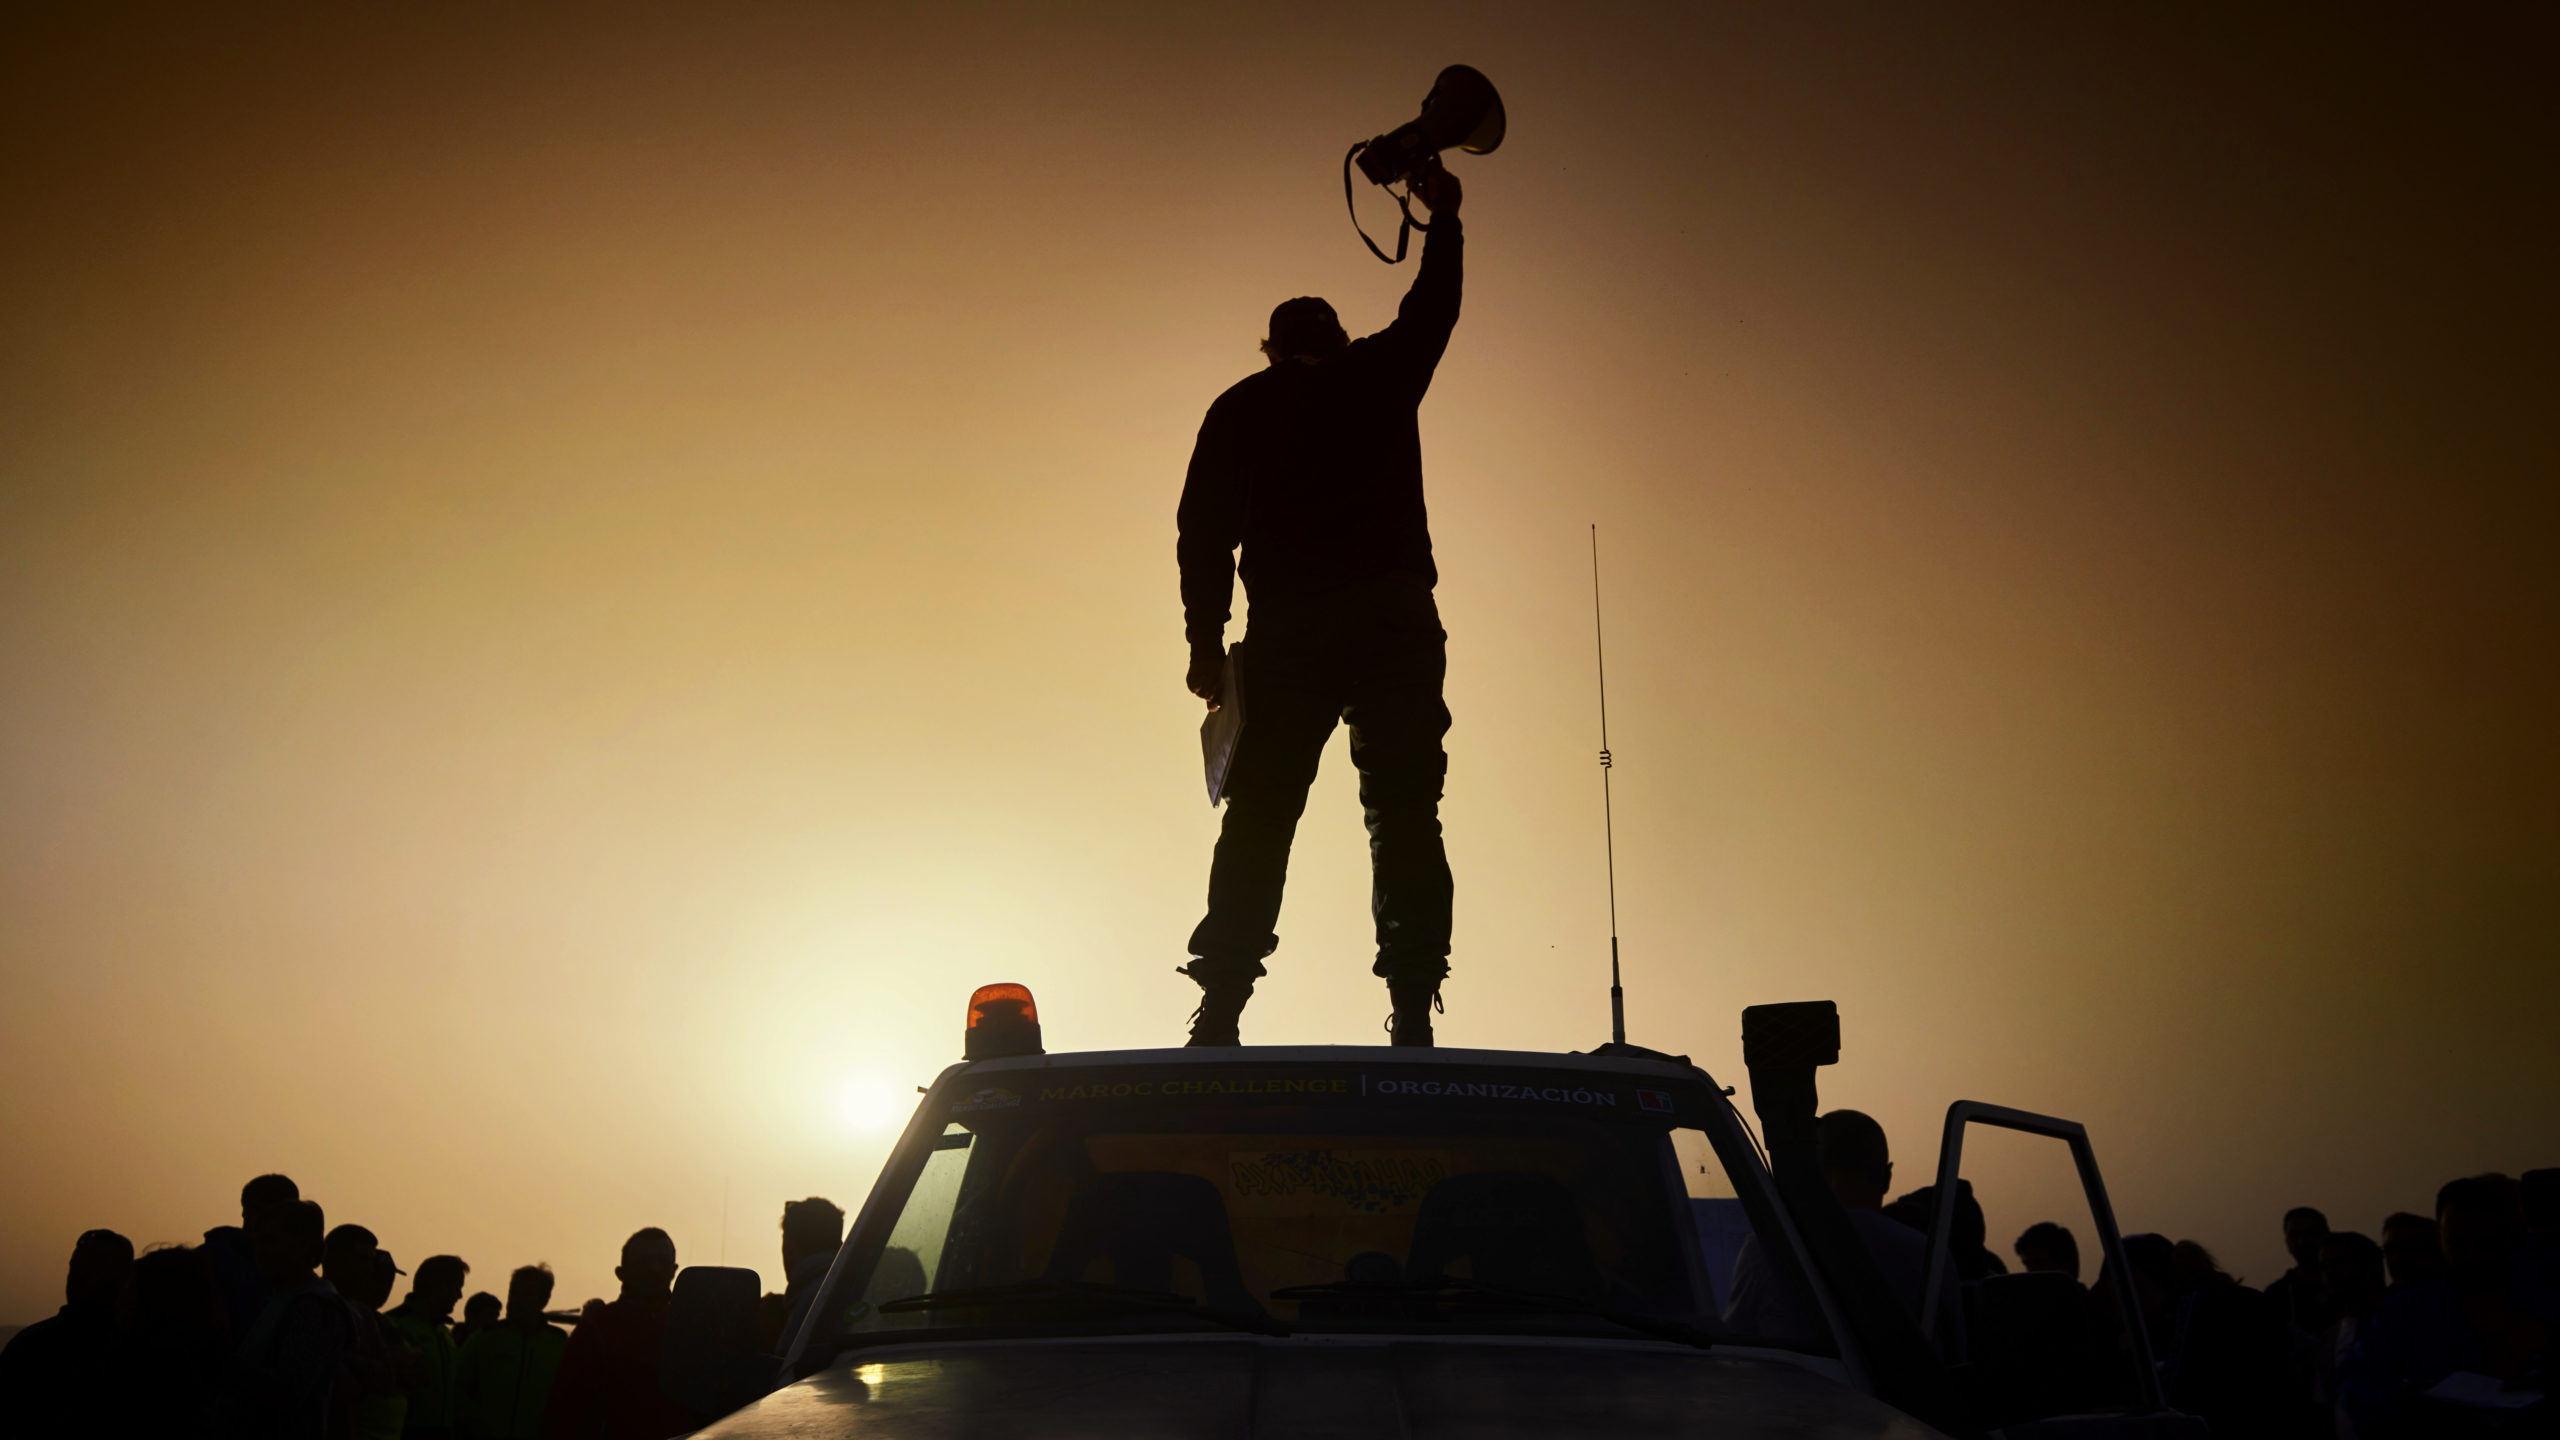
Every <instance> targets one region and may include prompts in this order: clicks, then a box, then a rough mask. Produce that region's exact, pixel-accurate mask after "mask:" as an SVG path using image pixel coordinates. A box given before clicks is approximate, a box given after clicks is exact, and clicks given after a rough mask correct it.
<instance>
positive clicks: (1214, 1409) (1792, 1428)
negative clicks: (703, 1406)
mask: <svg viewBox="0 0 2560 1440" xmlns="http://www.w3.org/2000/svg"><path fill="white" fill-rule="evenodd" d="M702 1433H703V1434H704V1435H705V1436H707V1437H711V1436H716V1437H732V1440H752V1437H780V1436H789V1437H793V1440H853V1437H883V1440H887V1437H895V1440H942V1437H960V1436H969V1437H977V1436H989V1435H1002V1436H1006V1437H1008V1440H1051V1437H1069V1436H1073V1437H1088V1436H1089V1437H1096V1440H1102V1437H1108V1440H1156V1437H1165V1440H1176V1437H1179V1440H1201V1437H1213V1436H1214V1437H1235V1440H1248V1437H1249V1440H1301V1437H1304V1440H1315V1437H1319V1436H1321V1437H1324V1440H1436V1437H1452V1440H1454V1437H1483V1440H1512V1437H1520V1440H1527V1437H1532V1436H1539V1437H1544V1436H1565V1435H1595V1434H1605V1435H1611V1436H1623V1437H1627V1440H1640V1437H1646V1436H1673V1435H1681V1436H1696V1435H1703V1434H1712V1435H1715V1436H1717V1437H1719V1440H1758V1437H1771V1440H1775V1437H1782V1436H1783V1437H1814V1436H1823V1437H1832V1436H1840V1437H1846V1436H1862V1437H1864V1436H1872V1437H1877V1440H1885V1437H1893V1440H1902V1437H1911V1440H1919V1437H1926V1436H1934V1435H1935V1434H1936V1433H1937V1432H1936V1431H1933V1430H1931V1429H1929V1428H1928V1427H1926V1426H1924V1425H1922V1424H1920V1423H1919V1422H1918V1421H1916V1420H1913V1419H1911V1418H1910V1417H1909V1416H1907V1415H1904V1414H1903V1413H1901V1412H1900V1411H1898V1410H1894V1409H1892V1408H1891V1407H1889V1406H1886V1405H1884V1404H1882V1403H1880V1402H1878V1401H1877V1400H1875V1399H1873V1398H1871V1397H1869V1396H1867V1395H1863V1394H1860V1393H1858V1392H1857V1391H1854V1390H1851V1389H1849V1388H1848V1387H1847V1386H1844V1385H1840V1384H1838V1383H1836V1382H1834V1381H1831V1380H1827V1379H1824V1378H1823V1377H1821V1376H1819V1375H1816V1374H1813V1373H1812V1372H1810V1371H1807V1370H1804V1369H1802V1368H1800V1367H1797V1366H1794V1365H1790V1364H1786V1363H1784V1362H1781V1361H1775V1360H1767V1359H1758V1358H1754V1357H1751V1356H1748V1355H1735V1354H1731V1353H1726V1352H1715V1351H1708V1352H1700V1351H1694V1350H1682V1349H1674V1348H1671V1347H1667V1346H1665V1347H1652V1346H1640V1347H1623V1348H1621V1347H1612V1346H1605V1345H1585V1344H1558V1345H1522V1344H1499V1343H1493V1344H1476V1343H1465V1342H1443V1341H1405V1340H1396V1341H1375V1342H1363V1341H1356V1340H1355V1341H1345V1340H1338V1339H1331V1338H1328V1339H1325V1340H1320V1341H1317V1340H1305V1339H1299V1340H1279V1341H1262V1340H1256V1339H1252V1338H1238V1339H1234V1340H1227V1339H1217V1340H1206V1339H1203V1340H1188V1339H1186V1340H1181V1341H1172V1342H1163V1341H1159V1342H1156V1343H1148V1342H1144V1341H1138V1342H1130V1341H1093V1342H1084V1341H1076V1342H1027V1343H1007V1342H1001V1341H994V1342H979V1343H974V1344H959V1345H949V1346H936V1347H924V1346H902V1347H900V1348H899V1349H898V1350H896V1351H895V1352H892V1353H891V1354H888V1355H886V1356H883V1357H882V1358H880V1359H876V1360H865V1359H864V1357H863V1356H862V1355H861V1354H860V1353H858V1352H857V1353H856V1354H854V1355H852V1356H849V1357H847V1358H846V1360H844V1361H841V1362H839V1363H838V1364H837V1365H835V1366H834V1367H832V1368H830V1369H828V1370H826V1371H823V1372H821V1373H819V1374H817V1375H813V1376H811V1377H810V1378H808V1379H807V1380H803V1381H801V1382H800V1383H798V1384H796V1385H792V1386H789V1387H787V1388H785V1389H782V1390H779V1391H777V1392H775V1393H774V1394H772V1395H769V1396H767V1397H765V1398H764V1399H763V1400H762V1401H760V1402H758V1403H757V1404H755V1405H753V1406H751V1407H749V1408H748V1409H746V1410H742V1411H740V1412H739V1413H737V1414H735V1415H732V1416H730V1417H729V1418H728V1419H726V1420H723V1421H721V1422H720V1423H719V1424H717V1425H714V1426H712V1427H711V1428H710V1429H708V1430H705V1431H703V1432H702Z"/></svg>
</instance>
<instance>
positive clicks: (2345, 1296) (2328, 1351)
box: [2311, 1230, 2388, 1434]
mask: <svg viewBox="0 0 2560 1440" xmlns="http://www.w3.org/2000/svg"><path fill="white" fill-rule="evenodd" d="M2320 1283H2321V1285H2322V1287H2323V1288H2324V1289H2326V1290H2327V1291H2328V1294H2329V1301H2330V1303H2331V1304H2332V1305H2334V1306H2335V1307H2336V1308H2337V1311H2338V1318H2337V1319H2335V1320H2333V1321H2331V1322H2330V1323H2329V1329H2328V1331H2327V1333H2325V1334H2323V1335H2322V1336H2321V1337H2320V1343H2319V1349H2318V1351H2317V1356H2318V1359H2317V1363H2316V1366H2315V1368H2314V1370H2313V1377H2312V1390H2311V1396H2312V1402H2313V1404H2314V1405H2315V1406H2316V1407H2317V1409H2318V1411H2319V1418H2320V1420H2321V1421H2322V1422H2324V1423H2325V1424H2326V1425H2327V1426H2328V1427H2329V1433H2330V1434H2338V1433H2340V1431H2339V1425H2338V1372H2339V1370H2340V1369H2341V1368H2342V1367H2343V1366H2344V1365H2345V1363H2346V1359H2347V1355H2348V1353H2349V1352H2350V1351H2352V1350H2354V1349H2355V1344H2356V1336H2357V1335H2358V1334H2359V1333H2361V1331H2362V1329H2363V1326H2364V1323H2365V1322H2366V1321H2368V1320H2370V1319H2372V1318H2373V1316H2374V1312H2376V1311H2378V1310H2380V1309H2381V1308H2382V1302H2383V1299H2384V1298H2385V1296H2386V1295H2387V1293H2388V1291H2387V1290H2386V1288H2385V1285H2384V1281H2383V1274H2382V1247H2381V1246H2379V1245H2376V1244H2375V1243H2373V1240H2372V1238H2371V1237H2369V1236H2365V1235H2359V1234H2357V1233H2356V1232H2355V1231H2353V1230H2332V1231H2330V1232H2329V1236H2328V1238H2327V1239H2325V1240H2322V1241H2321V1242H2320Z"/></svg>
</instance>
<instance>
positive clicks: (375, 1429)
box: [354, 1248, 427, 1440]
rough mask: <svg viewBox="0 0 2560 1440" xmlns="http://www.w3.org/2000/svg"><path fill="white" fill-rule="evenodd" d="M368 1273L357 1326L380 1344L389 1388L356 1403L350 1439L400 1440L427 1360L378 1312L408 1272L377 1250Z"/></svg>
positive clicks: (358, 1304) (387, 1253)
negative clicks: (370, 1280)
mask: <svg viewBox="0 0 2560 1440" xmlns="http://www.w3.org/2000/svg"><path fill="white" fill-rule="evenodd" d="M372 1270H373V1283H372V1284H370V1285H369V1286H367V1287H366V1288H365V1290H364V1292H363V1293H362V1294H361V1295H360V1296H358V1297H357V1298H356V1310H357V1323H358V1325H359V1326H362V1327H366V1328H370V1329H371V1330H372V1331H373V1332H374V1336H375V1338H376V1339H377V1340H378V1341H379V1342H380V1344H381V1352H382V1355H383V1357H384V1360H385V1369H386V1371H387V1372H388V1373H387V1374H386V1375H385V1377H384V1381H385V1383H386V1384H387V1386H388V1387H389V1388H387V1389H383V1390H376V1391H372V1392H369V1393H367V1394H366V1395H365V1397H364V1398H363V1399H362V1400H361V1401H359V1402H358V1403H357V1406H356V1418H355V1428H354V1437H355V1440H400V1437H401V1436H402V1435H403V1434H406V1433H407V1432H408V1429H409V1392H410V1391H411V1390H413V1389H415V1388H417V1387H418V1386H419V1385H422V1384H424V1383H425V1382H426V1378H427V1357H426V1356H424V1355H422V1354H420V1353H419V1352H417V1351H415V1350H412V1349H410V1348H409V1346H408V1344H407V1343H406V1342H405V1341H403V1340H402V1339H401V1338H400V1330H399V1327H397V1326H395V1325H393V1324H392V1323H391V1317H390V1316H388V1315H386V1314H384V1313H383V1311H382V1307H383V1306H384V1305H385V1304H388V1303H389V1302H390V1299H391V1292H392V1291H393V1290H394V1289H395V1288H397V1287H398V1284H399V1279H400V1277H401V1276H403V1275H406V1274H407V1273H409V1272H407V1271H406V1270H403V1269H401V1268H400V1263H399V1262H398V1261H396V1260H394V1259H392V1258H391V1252H390V1251H388V1250H383V1249H379V1248H377V1249H376V1250H375V1251H374V1252H373V1267H372Z"/></svg>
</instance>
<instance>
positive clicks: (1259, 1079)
mask: <svg viewBox="0 0 2560 1440" xmlns="http://www.w3.org/2000/svg"><path fill="white" fill-rule="evenodd" d="M1350 1093H1351V1081H1350V1079H1349V1078H1348V1077H1346V1076H1340V1075H1220V1076H1203V1077H1199V1078H1190V1077H1181V1076H1177V1077H1175V1078H1173V1079H1170V1080H1122V1081H1117V1082H1111V1081H1105V1082H1103V1083H1100V1084H1095V1085H1044V1086H1042V1087H1040V1100H1041V1102H1042V1103H1043V1104H1046V1103H1048V1102H1049V1101H1052V1100H1120V1099H1127V1098H1129V1097H1132V1096H1140V1095H1169V1096H1187V1095H1348V1094H1350Z"/></svg>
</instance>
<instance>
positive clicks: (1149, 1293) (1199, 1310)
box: [879, 1279, 1289, 1335]
mask: <svg viewBox="0 0 2560 1440" xmlns="http://www.w3.org/2000/svg"><path fill="white" fill-rule="evenodd" d="M1097 1303H1098V1304H1103V1305H1116V1306H1119V1307H1121V1308H1123V1309H1128V1310H1164V1311H1171V1312H1173V1313H1175V1314H1179V1315H1189V1316H1193V1317H1196V1318H1198V1319H1201V1320H1206V1321H1209V1322H1210V1323H1212V1324H1215V1325H1224V1326H1226V1327H1227V1328H1229V1329H1231V1330H1249V1331H1251V1332H1253V1333H1254V1334H1257V1335H1285V1334H1287V1333H1289V1332H1287V1331H1286V1330H1283V1329H1281V1328H1280V1327H1279V1326H1278V1325H1275V1324H1273V1323H1271V1322H1270V1321H1268V1320H1259V1319H1253V1318H1249V1317H1246V1316H1242V1315H1229V1314H1226V1313H1224V1312H1223V1311H1218V1310H1212V1309H1209V1308H1208V1307H1207V1306H1204V1305H1202V1304H1201V1303H1200V1302H1199V1301H1197V1300H1194V1299H1192V1298H1191V1297H1190V1296H1188V1295H1176V1294H1174V1293H1173V1292H1172V1291H1170V1290H1132V1289H1128V1288H1126V1287H1125V1286H1120V1285H1097V1284H1094V1283H1093V1282H1091V1281H1086V1280H1047V1279H1040V1280H1019V1281H1016V1282H1014V1283H1013V1284H1011V1285H973V1286H969V1287H966V1288H963V1289H958V1290H928V1291H926V1292H924V1293H923V1294H921V1295H902V1296H900V1297H899V1298H897V1299H895V1300H884V1301H882V1302H880V1306H879V1310H880V1313H882V1314H884V1315H903V1314H912V1313H915V1312H917V1311H924V1310H949V1309H958V1308H961V1307H963V1306H972V1305H977V1306H1004V1305H1063V1304H1076V1305H1090V1304H1097Z"/></svg>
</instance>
